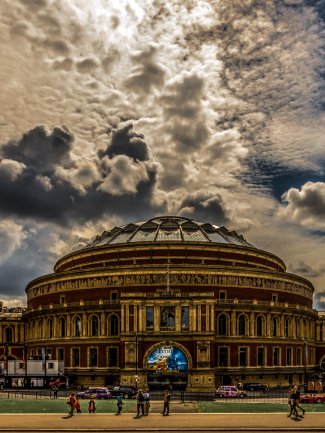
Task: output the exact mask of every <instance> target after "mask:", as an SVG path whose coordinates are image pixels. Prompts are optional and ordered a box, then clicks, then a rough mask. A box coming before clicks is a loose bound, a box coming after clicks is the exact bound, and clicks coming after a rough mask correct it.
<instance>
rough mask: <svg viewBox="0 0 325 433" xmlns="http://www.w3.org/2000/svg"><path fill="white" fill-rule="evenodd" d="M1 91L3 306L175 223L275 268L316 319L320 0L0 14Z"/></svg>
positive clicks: (324, 235)
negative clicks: (163, 219) (150, 229)
mask: <svg viewBox="0 0 325 433" xmlns="http://www.w3.org/2000/svg"><path fill="white" fill-rule="evenodd" d="M0 86H1V91H0V107H1V108H0V253H1V255H0V300H2V301H4V303H5V304H6V305H9V306H13V305H17V304H24V303H25V295H24V294H25V292H24V290H25V286H26V284H27V283H28V281H30V280H31V279H33V278H35V277H37V276H40V275H43V274H45V273H49V272H52V269H53V265H54V263H55V261H56V259H57V258H58V257H60V256H62V255H63V254H66V253H68V252H70V251H71V250H72V249H75V248H76V247H77V246H78V245H79V246H80V245H83V244H84V242H85V241H86V240H87V239H91V238H92V237H93V236H94V235H95V234H98V233H102V231H103V230H105V229H110V228H113V227H114V226H116V225H120V224H126V223H128V222H132V221H133V222H136V221H143V220H144V219H147V218H152V217H154V216H157V215H166V214H172V215H184V216H188V217H193V218H194V219H196V220H203V221H209V222H212V223H214V224H217V225H220V226H221V225H225V226H226V227H227V228H229V229H235V230H236V231H237V232H239V233H241V234H243V235H244V236H245V237H246V238H247V240H249V241H250V242H251V243H253V244H254V245H256V246H257V247H259V248H261V249H265V250H268V251H271V252H273V253H275V254H277V255H279V256H280V257H281V258H282V259H283V260H285V262H286V264H287V266H288V270H289V271H290V272H294V273H298V274H299V275H302V276H304V277H306V278H308V279H310V280H311V281H312V282H313V283H314V285H315V289H316V296H315V306H317V307H318V308H323V309H325V247H324V240H325V174H324V169H325V147H324V143H325V1H324V0H240V1H239V0H226V1H224V0H169V1H166V0H91V1H89V0H1V2H0ZM323 292H324V295H323V294H322V293H323Z"/></svg>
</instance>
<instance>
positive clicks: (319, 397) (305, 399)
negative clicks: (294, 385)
mask: <svg viewBox="0 0 325 433" xmlns="http://www.w3.org/2000/svg"><path fill="white" fill-rule="evenodd" d="M300 402H301V403H325V394H301V395H300Z"/></svg>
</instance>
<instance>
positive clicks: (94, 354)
mask: <svg viewBox="0 0 325 433" xmlns="http://www.w3.org/2000/svg"><path fill="white" fill-rule="evenodd" d="M89 355H90V367H97V349H90V353H89Z"/></svg>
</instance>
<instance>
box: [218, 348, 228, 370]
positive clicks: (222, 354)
mask: <svg viewBox="0 0 325 433" xmlns="http://www.w3.org/2000/svg"><path fill="white" fill-rule="evenodd" d="M227 366H228V348H227V347H220V349H219V367H227Z"/></svg>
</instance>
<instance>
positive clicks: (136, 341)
mask: <svg viewBox="0 0 325 433" xmlns="http://www.w3.org/2000/svg"><path fill="white" fill-rule="evenodd" d="M135 389H136V390H137V389H138V334H136V335H135Z"/></svg>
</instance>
